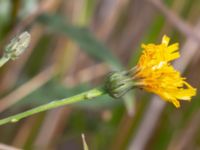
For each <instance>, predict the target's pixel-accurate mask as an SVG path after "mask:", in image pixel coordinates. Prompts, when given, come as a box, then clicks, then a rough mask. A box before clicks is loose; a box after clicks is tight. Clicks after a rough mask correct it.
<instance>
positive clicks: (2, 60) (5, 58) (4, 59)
mask: <svg viewBox="0 0 200 150" xmlns="http://www.w3.org/2000/svg"><path fill="white" fill-rule="evenodd" d="M8 60H9V58H8V57H5V56H3V57H2V58H1V59H0V67H2V66H3V65H4V64H5V63H6V62H7V61H8Z"/></svg>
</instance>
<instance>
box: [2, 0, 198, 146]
mask: <svg viewBox="0 0 200 150" xmlns="http://www.w3.org/2000/svg"><path fill="white" fill-rule="evenodd" d="M199 14H200V1H199V0H0V55H1V56H2V53H3V48H4V47H5V45H6V44H7V43H8V42H9V41H10V39H12V38H13V37H14V36H16V35H17V34H19V33H21V32H23V31H25V30H27V31H29V32H30V34H31V37H32V39H31V44H30V46H29V47H28V49H27V50H26V51H25V52H24V53H23V54H22V55H21V56H20V57H19V59H17V60H15V61H9V63H7V64H6V65H4V66H3V67H2V68H0V118H4V117H7V116H10V115H12V114H16V113H19V112H22V111H25V110H28V109H30V108H33V107H36V106H39V105H41V104H45V103H48V102H51V101H53V100H58V99H61V98H65V97H69V96H72V95H75V94H77V93H79V92H82V91H86V90H88V89H91V88H93V87H96V86H99V85H101V84H102V82H103V81H104V80H105V76H106V75H107V74H108V73H109V72H111V71H113V70H123V69H130V68H131V67H133V66H134V65H135V64H136V63H137V61H138V58H139V56H140V54H141V48H140V45H141V43H160V42H161V38H162V36H163V35H164V34H166V35H168V36H169V37H171V43H174V42H179V43H180V51H181V52H180V53H181V58H180V59H178V60H177V61H175V62H174V66H175V68H177V69H178V70H180V71H181V72H182V73H183V75H184V76H186V77H187V81H188V82H189V83H190V84H191V85H192V86H194V87H195V88H199V86H200V76H199V74H200V69H199V65H200V51H199V46H200V45H199V43H200V15H199ZM199 99H200V95H199V93H198V92H197V96H195V97H194V98H193V99H192V101H191V102H182V103H181V108H180V109H176V108H175V107H174V106H173V105H172V104H169V103H167V104H166V103H164V102H163V101H161V100H160V99H159V98H158V97H156V96H154V95H151V94H149V93H146V92H145V91H142V90H139V89H138V90H134V91H133V92H130V93H128V94H127V95H126V96H124V97H123V98H121V99H119V100H114V99H112V98H110V97H109V96H102V97H99V98H96V99H95V100H93V101H86V102H82V103H77V104H73V105H70V106H66V107H61V108H57V109H53V110H50V111H47V112H42V113H39V114H36V115H33V116H31V117H28V118H26V119H23V120H21V121H19V122H17V123H12V124H6V125H3V126H0V149H2V150H17V149H26V150H29V149H36V150H45V149H48V150H51V149H52V150H54V149H55V150H57V149H58V150H66V149H67V150H68V149H69V150H82V149H83V146H82V139H81V134H82V133H84V134H85V137H86V141H87V144H88V146H89V149H90V150H126V149H127V150H145V149H148V150H165V149H167V150H186V149H187V150H188V149H192V150H197V149H200V136H199V135H200V110H199V106H200V101H199Z"/></svg>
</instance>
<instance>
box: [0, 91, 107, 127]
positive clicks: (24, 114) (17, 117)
mask: <svg viewBox="0 0 200 150" xmlns="http://www.w3.org/2000/svg"><path fill="white" fill-rule="evenodd" d="M104 94H107V92H106V91H105V90H104V89H103V88H95V89H92V90H89V91H87V92H83V93H81V94H78V95H75V96H72V97H69V98H65V99H61V100H58V101H52V102H50V103H48V104H44V105H41V106H38V107H36V108H33V109H30V110H28V111H25V112H22V113H19V114H16V115H13V116H10V117H7V118H5V119H1V120H0V125H3V124H6V123H10V122H17V121H19V120H20V119H22V118H25V117H28V116H31V115H33V114H36V113H39V112H42V111H46V110H49V109H53V108H57V107H60V106H64V105H68V104H73V103H76V102H80V101H84V100H89V99H92V98H95V97H98V96H101V95H104Z"/></svg>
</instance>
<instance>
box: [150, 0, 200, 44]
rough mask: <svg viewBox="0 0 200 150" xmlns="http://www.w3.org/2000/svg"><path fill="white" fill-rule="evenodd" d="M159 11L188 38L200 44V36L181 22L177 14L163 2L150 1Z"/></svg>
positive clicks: (157, 0) (158, 0) (159, 0)
mask: <svg viewBox="0 0 200 150" xmlns="http://www.w3.org/2000/svg"><path fill="white" fill-rule="evenodd" d="M149 2H151V3H152V4H153V5H154V6H155V7H156V8H157V9H158V10H160V11H161V12H162V13H163V15H165V17H166V19H168V21H169V22H170V23H171V24H172V25H173V26H174V27H176V28H177V29H178V30H179V31H180V32H181V33H183V34H185V36H186V37H191V38H192V39H193V40H196V41H197V42H200V35H199V34H196V32H195V31H194V30H193V27H192V26H190V25H189V24H187V23H186V22H184V21H183V20H181V18H179V17H178V16H177V15H176V14H175V13H173V12H172V11H170V10H169V9H168V8H167V7H166V6H165V5H164V4H163V2H162V1H161V0H149Z"/></svg>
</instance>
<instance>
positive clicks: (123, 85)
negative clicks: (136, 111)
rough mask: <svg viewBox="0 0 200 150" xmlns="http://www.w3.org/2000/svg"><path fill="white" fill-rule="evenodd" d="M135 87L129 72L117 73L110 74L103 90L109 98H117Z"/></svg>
mask: <svg viewBox="0 0 200 150" xmlns="http://www.w3.org/2000/svg"><path fill="white" fill-rule="evenodd" d="M134 87H135V85H134V82H133V80H132V79H131V76H130V75H129V72H125V71H122V72H120V71H118V72H113V73H111V74H110V75H109V76H108V78H107V80H106V83H105V89H106V90H107V92H108V93H109V95H110V96H112V97H114V98H119V97H121V96H122V95H124V94H125V93H126V92H128V91H129V90H131V89H133V88H134Z"/></svg>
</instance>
